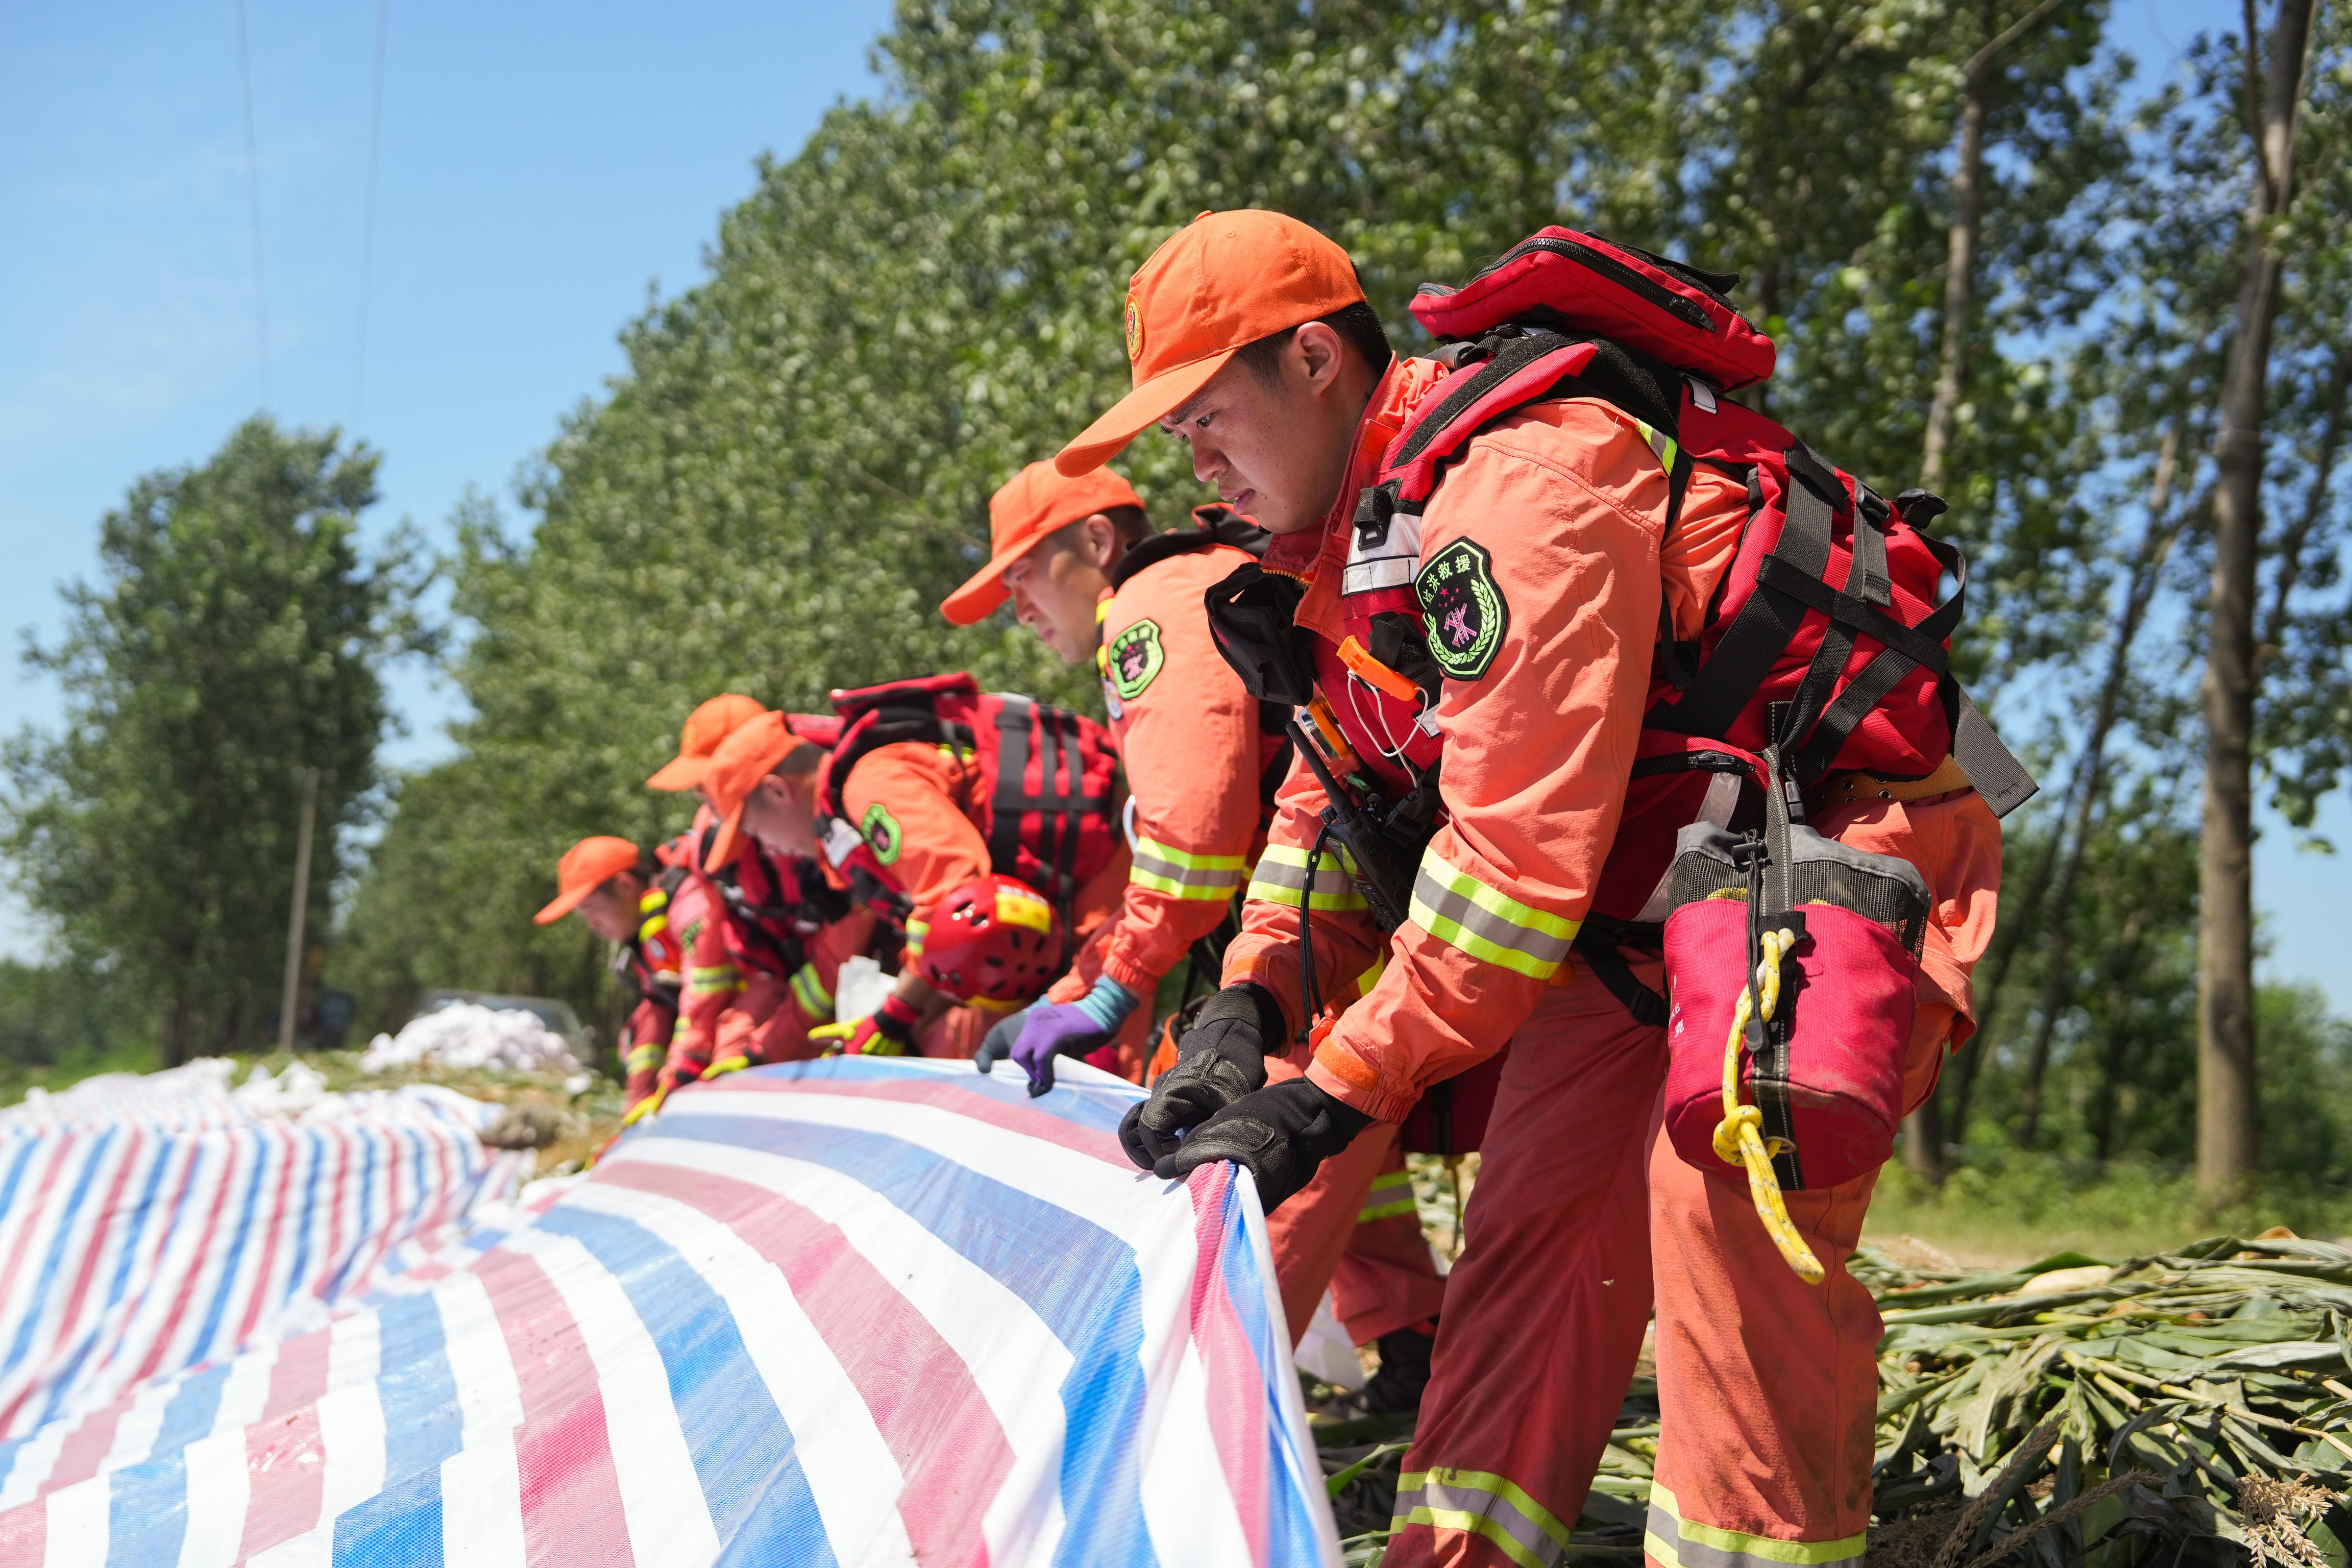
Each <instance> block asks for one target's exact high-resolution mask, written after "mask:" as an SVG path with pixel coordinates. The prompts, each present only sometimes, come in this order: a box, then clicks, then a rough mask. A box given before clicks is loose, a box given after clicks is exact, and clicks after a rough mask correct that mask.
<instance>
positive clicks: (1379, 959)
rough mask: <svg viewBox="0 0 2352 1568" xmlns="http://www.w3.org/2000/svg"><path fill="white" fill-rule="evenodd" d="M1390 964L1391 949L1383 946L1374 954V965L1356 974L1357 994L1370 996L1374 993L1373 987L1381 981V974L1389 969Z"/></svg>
mask: <svg viewBox="0 0 2352 1568" xmlns="http://www.w3.org/2000/svg"><path fill="white" fill-rule="evenodd" d="M1388 966H1389V950H1388V949H1387V948H1386V947H1381V948H1380V949H1378V950H1377V951H1375V952H1373V954H1372V966H1371V967H1370V969H1367V970H1365V971H1364V972H1363V973H1361V974H1359V975H1357V976H1356V994H1357V995H1359V996H1370V994H1372V987H1373V986H1375V985H1378V984H1380V983H1381V974H1382V973H1385V972H1386V971H1387V969H1388Z"/></svg>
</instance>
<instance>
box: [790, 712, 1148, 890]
mask: <svg viewBox="0 0 2352 1568" xmlns="http://www.w3.org/2000/svg"><path fill="white" fill-rule="evenodd" d="M833 706H834V711H835V713H836V714H837V715H839V717H840V720H841V735H840V738H839V740H838V741H836V742H835V744H834V747H833V754H832V756H831V757H830V758H828V759H827V760H826V762H825V765H824V773H823V774H822V775H821V776H820V779H819V783H818V791H817V813H818V816H819V817H820V818H822V819H825V820H824V827H823V832H824V846H825V854H826V858H828V859H830V860H831V861H832V862H833V865H834V867H835V869H836V870H841V871H843V872H844V873H845V875H847V876H848V877H849V878H850V880H851V887H852V892H853V894H854V896H856V897H858V898H859V899H861V900H863V901H866V902H869V903H872V904H874V905H875V906H876V907H877V910H880V911H881V912H883V913H885V914H887V915H888V916H889V917H890V918H891V919H893V920H901V921H902V920H903V919H904V918H905V915H906V911H907V908H908V902H907V899H906V895H905V893H904V892H903V891H902V890H901V889H899V888H898V882H897V879H895V878H894V877H893V876H892V875H891V874H890V872H889V870H888V868H887V867H885V866H884V865H883V863H882V860H881V858H880V857H878V856H877V854H876V853H875V848H874V846H873V845H872V844H870V843H868V842H867V841H866V836H865V834H864V833H863V832H862V831H861V830H860V829H859V827H858V826H857V825H856V824H855V823H852V822H850V821H849V820H848V819H847V814H846V811H845V807H844V805H843V804H842V803H843V797H844V792H845V789H846V787H847V785H848V783H849V774H850V771H851V770H852V769H854V768H856V766H857V764H858V762H859V761H860V760H861V759H862V758H864V757H865V755H866V753H867V752H871V751H873V750H874V749H875V748H876V747H877V746H887V745H892V744H895V743H897V742H901V741H916V742H922V743H924V744H927V745H941V746H953V747H955V748H957V749H959V750H966V749H968V750H970V751H971V752H972V753H973V759H974V761H975V762H976V763H978V765H979V768H980V782H981V790H980V793H981V797H982V802H983V805H982V813H983V816H982V821H981V822H980V823H979V825H978V826H979V827H980V831H981V835H982V837H984V838H986V839H987V840H988V858H989V866H990V869H992V870H993V871H996V872H998V873H999V874H1001V875H1003V876H1007V877H1016V878H1018V879H1021V880H1022V881H1024V882H1025V883H1027V884H1028V885H1029V886H1030V887H1033V888H1034V889H1037V890H1038V891H1039V892H1041V893H1043V894H1045V897H1047V898H1048V899H1051V900H1054V901H1055V903H1056V904H1059V905H1061V906H1063V907H1064V908H1065V909H1066V908H1067V906H1068V905H1069V903H1070V900H1072V899H1073V898H1074V897H1075V896H1076V893H1077V890H1078V889H1079V888H1080V887H1082V886H1083V885H1084V884H1085V883H1086V881H1087V879H1088V878H1090V877H1092V876H1093V875H1094V874H1095V873H1096V872H1097V871H1099V870H1101V869H1102V868H1103V867H1104V866H1105V865H1107V864H1108V862H1109V860H1110V858H1111V856H1112V855H1113V854H1115V853H1117V851H1118V845H1119V838H1120V834H1119V825H1118V758H1117V754H1116V753H1115V752H1113V751H1112V749H1111V743H1110V731H1108V730H1107V729H1105V728H1104V727H1103V726H1102V725H1100V724H1097V723H1096V722H1095V721H1093V720H1091V719H1088V718H1086V717H1085V716H1083V715H1081V714H1077V713H1073V712H1071V711H1070V710H1068V709H1066V708H1055V707H1053V706H1052V705H1050V704H1048V703H1044V702H1040V701H1038V700H1035V699H1034V698H1030V697H1018V696H1013V695H1012V694H1010V693H1000V692H983V691H982V690H981V689H980V687H979V684H978V683H977V682H976V681H974V680H973V679H972V678H971V676H969V675H961V674H958V675H929V676H924V677H921V678H920V679H914V680H898V681H891V682H889V683H887V684H886V685H882V686H866V687H861V688H859V689H856V690H855V691H836V692H835V693H834V694H833ZM893 858H895V857H893Z"/></svg>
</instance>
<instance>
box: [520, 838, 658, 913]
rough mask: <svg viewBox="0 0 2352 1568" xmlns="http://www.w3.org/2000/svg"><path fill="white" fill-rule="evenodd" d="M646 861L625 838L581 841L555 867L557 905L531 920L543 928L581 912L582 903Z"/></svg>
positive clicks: (584, 839) (554, 902)
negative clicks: (577, 911)
mask: <svg viewBox="0 0 2352 1568" xmlns="http://www.w3.org/2000/svg"><path fill="white" fill-rule="evenodd" d="M643 858H644V857H643V856H641V855H640V854H639V853H638V852H637V847H636V846H635V845H634V844H632V843H630V842H629V841H628V840H627V839H625V838H612V837H604V836H603V835H599V836H598V837H594V838H583V839H582V840H581V841H580V842H579V843H577V844H574V845H573V846H572V847H571V848H569V849H566V850H565V851H564V852H563V858H562V859H561V860H558V861H557V862H556V863H555V900H554V901H553V902H552V903H551V904H549V905H548V906H547V908H545V909H543V910H540V911H539V913H537V914H535V915H533V916H531V917H530V918H531V919H532V920H534V921H538V922H539V923H540V924H541V925H543V926H544V925H553V924H554V923H555V922H556V921H560V920H562V918H563V917H564V916H566V915H568V914H570V913H571V912H572V910H576V909H578V908H579V907H580V900H583V899H584V898H586V897H587V896H588V895H589V894H591V893H593V892H594V891H595V890H596V889H599V888H601V887H603V886H604V884H605V883H607V882H609V881H611V880H612V879H614V878H615V877H617V876H619V875H620V874H621V873H622V872H624V871H634V870H635V869H636V868H637V863H638V861H640V860H641V859H643Z"/></svg>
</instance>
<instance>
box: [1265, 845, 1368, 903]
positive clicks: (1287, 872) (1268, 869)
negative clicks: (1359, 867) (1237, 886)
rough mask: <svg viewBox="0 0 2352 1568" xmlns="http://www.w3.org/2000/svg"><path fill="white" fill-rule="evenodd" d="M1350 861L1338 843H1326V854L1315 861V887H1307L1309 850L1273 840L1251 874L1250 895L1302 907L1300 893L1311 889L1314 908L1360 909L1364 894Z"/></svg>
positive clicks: (1270, 901)
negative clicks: (1299, 899)
mask: <svg viewBox="0 0 2352 1568" xmlns="http://www.w3.org/2000/svg"><path fill="white" fill-rule="evenodd" d="M1348 867H1349V861H1348V860H1346V859H1345V858H1343V851H1341V850H1340V849H1339V848H1338V847H1336V846H1332V845H1326V846H1325V847H1324V849H1323V856H1322V858H1321V859H1319V860H1318V861H1317V862H1316V865H1315V888H1314V890H1313V891H1312V892H1311V893H1308V892H1307V851H1306V850H1304V849H1295V848H1293V847H1290V846H1289V845H1286V844H1269V845H1267V846H1266V847H1265V856H1264V857H1263V858H1260V859H1259V861H1258V863H1257V870H1256V872H1255V874H1254V875H1253V876H1252V877H1251V878H1250V885H1249V896H1250V897H1251V898H1252V899H1254V900H1256V901H1258V902H1259V903H1264V904H1279V905H1281V906H1282V907H1283V908H1285V909H1289V910H1295V909H1297V907H1298V897H1299V895H1300V894H1301V893H1307V908H1308V909H1310V910H1360V909H1362V908H1363V907H1364V895H1363V894H1361V893H1360V892H1358V891H1356V884H1355V882H1354V881H1353V879H1350V878H1349V875H1348Z"/></svg>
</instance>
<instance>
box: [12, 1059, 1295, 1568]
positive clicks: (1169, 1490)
mask: <svg viewBox="0 0 2352 1568" xmlns="http://www.w3.org/2000/svg"><path fill="white" fill-rule="evenodd" d="M1021 1083H1022V1080H1020V1079H1018V1077H1017V1075H1016V1077H1015V1078H1014V1079H1013V1081H1011V1082H1003V1081H997V1080H995V1079H988V1078H983V1077H981V1076H980V1075H978V1074H976V1073H974V1072H973V1071H972V1070H971V1066H970V1065H969V1064H968V1063H963V1062H926V1061H921V1060H912V1061H908V1060H878V1059H868V1058H838V1059H835V1060H830V1061H824V1062H813V1063H802V1064H796V1065H794V1066H791V1067H783V1068H759V1069H754V1070H752V1071H750V1072H744V1073H738V1074H732V1075H730V1076H728V1077H726V1078H723V1079H719V1080H717V1081H716V1082H713V1083H710V1084H705V1085H701V1086H698V1087H695V1088H693V1089H687V1090H684V1091H682V1092H680V1093H679V1094H677V1095H676V1096H674V1097H673V1098H672V1100H670V1102H669V1104H668V1106H667V1108H666V1109H665V1110H663V1112H662V1113H661V1115H660V1116H658V1117H657V1118H656V1119H654V1120H653V1121H648V1122H646V1123H643V1124H641V1125H640V1126H639V1127H638V1128H637V1129H636V1130H635V1131H633V1132H632V1133H631V1134H630V1135H629V1136H628V1137H627V1138H626V1139H625V1141H624V1142H622V1143H621V1144H620V1145H619V1146H618V1147H616V1148H615V1149H614V1151H613V1152H610V1153H609V1154H607V1155H606V1157H605V1158H604V1161H603V1163H601V1164H600V1165H599V1166H598V1167H597V1169H596V1170H595V1172H594V1173H593V1174H592V1175H591V1176H590V1177H589V1178H588V1179H586V1180H584V1181H583V1182H581V1183H579V1184H576V1185H574V1186H572V1188H570V1189H569V1190H568V1191H567V1192H565V1193H564V1194H563V1195H562V1197H561V1198H560V1199H559V1200H557V1201H556V1202H555V1203H554V1204H553V1205H552V1206H551V1207H550V1208H548V1209H547V1210H546V1211H545V1212H544V1213H542V1214H541V1215H540V1216H539V1217H538V1218H537V1220H536V1221H535V1222H534V1223H531V1224H529V1225H527V1226H522V1227H520V1228H518V1229H516V1230H513V1231H511V1232H509V1234H507V1235H506V1236H505V1237H503V1239H501V1240H500V1241H499V1242H498V1244H497V1245H496V1246H494V1247H491V1248H490V1249H489V1250H488V1251H487V1252H485V1253H483V1254H482V1255H480V1256H479V1257H478V1258H477V1259H475V1260H473V1261H471V1262H470V1263H468V1264H467V1265H465V1266H463V1267H458V1268H451V1269H448V1270H447V1271H446V1272H441V1273H439V1274H438V1275H437V1276H436V1277H434V1278H431V1279H415V1278H414V1277H412V1279H411V1280H410V1281H409V1283H410V1284H411V1285H412V1286H413V1287H414V1288H411V1289H404V1290H403V1291H401V1292H398V1293H394V1292H390V1291H386V1292H380V1293H378V1294H376V1295H375V1296H373V1298H371V1300H369V1301H368V1302H366V1303H364V1304H363V1305H362V1306H361V1307H359V1308H357V1309H356V1310H347V1311H345V1312H342V1313H341V1314H338V1315H337V1317H336V1318H335V1319H334V1321H332V1322H331V1324H330V1325H328V1326H327V1327H324V1328H321V1329H319V1330H316V1331H311V1332H309V1333H305V1334H302V1335H299V1336H298V1337H295V1338H292V1339H289V1340H287V1341H284V1342H280V1343H277V1344H274V1345H263V1346H260V1347H258V1348H256V1349H253V1350H250V1351H248V1352H246V1353H244V1354H241V1355H238V1356H236V1357H234V1358H232V1359H229V1360H226V1361H224V1362H221V1363H216V1364H214V1365H211V1366H207V1367H202V1368H198V1369H194V1370H193V1371H190V1372H187V1373H181V1374H178V1375H175V1376H172V1377H166V1378H161V1379H157V1380H152V1381H151V1382H149V1383H147V1384H142V1385H141V1386H139V1387H138V1388H136V1389H134V1390H131V1391H130V1392H129V1393H128V1394H126V1395H125V1396H124V1398H123V1399H122V1401H121V1404H120V1408H119V1409H117V1410H115V1411H113V1412H112V1413H111V1414H109V1413H106V1412H95V1413H91V1414H89V1415H83V1416H80V1417H79V1418H68V1419H66V1420H63V1421H60V1422H58V1423H56V1424H55V1425H56V1426H61V1427H64V1428H66V1430H64V1431H63V1432H61V1433H59V1434H58V1436H55V1437H50V1436H48V1433H47V1431H46V1430H45V1431H44V1433H43V1434H42V1435H41V1440H42V1441H44V1442H47V1443H48V1444H49V1445H50V1446H51V1447H53V1448H55V1449H56V1450H57V1451H58V1452H59V1453H64V1452H67V1451H72V1452H74V1453H77V1454H84V1455H89V1456H91V1457H90V1458H85V1459H83V1460H81V1461H80V1462H79V1463H77V1464H76V1465H75V1466H72V1467H59V1466H57V1465H54V1464H53V1465H52V1466H50V1475H49V1477H48V1479H43V1480H41V1481H39V1482H37V1483H33V1482H20V1481H19V1479H16V1478H15V1477H10V1478H8V1479H6V1480H5V1482H0V1510H5V1511H0V1562H6V1563H16V1562H20V1561H21V1562H26V1563H36V1562H39V1563H55V1564H68V1563H71V1564H83V1563H86V1564H91V1565H93V1568H94V1565H96V1564H100V1563H106V1564H122V1565H132V1564H166V1563H174V1564H196V1563H204V1564H227V1563H240V1562H245V1561H248V1560H250V1561H255V1562H262V1563H288V1564H290V1563H401V1564H408V1563H443V1562H452V1563H454V1562H465V1563H500V1564H503V1563H516V1564H520V1563H548V1564H558V1563H561V1564H572V1563H580V1564H593V1563H614V1564H619V1563H632V1564H642V1565H652V1564H673V1563H674V1564H688V1563H691V1564H702V1563H809V1564H834V1563H841V1564H851V1563H923V1564H926V1565H941V1568H944V1565H948V1564H981V1563H1036V1564H1047V1563H1056V1564H1063V1563H1066V1564H1087V1565H1093V1564H1148V1563H1164V1564H1171V1565H1172V1564H1186V1565H1191V1564H1224V1563H1235V1564H1240V1563H1267V1564H1275V1563H1279V1564H1293V1563H1296V1564H1307V1563H1330V1562H1332V1561H1334V1560H1336V1557H1337V1550H1338V1549H1337V1542H1336V1540H1335V1539H1334V1536H1333V1532H1332V1527H1331V1521H1330V1515H1329V1511H1328V1507H1327V1506H1326V1504H1325V1502H1324V1500H1323V1486H1322V1479H1321V1471H1320V1468H1319V1467H1318V1464H1317V1463H1316V1460H1315V1456H1314V1449H1313V1447H1312V1446H1311V1444H1310V1443H1309V1441H1308V1439H1307V1431H1306V1423H1305V1417H1304V1413H1303V1412H1302V1410H1301V1409H1300V1406H1299V1396H1298V1385H1297V1378H1296V1375H1295V1373H1293V1371H1292V1370H1291V1366H1290V1358H1289V1353H1288V1352H1289V1347H1288V1344H1287V1341H1286V1335H1285V1334H1284V1332H1283V1331H1282V1314H1281V1311H1280V1309H1279V1305H1278V1301H1277V1299H1276V1294H1275V1289H1274V1282H1273V1273H1272V1268H1271V1265H1270V1263H1269V1260H1268V1255H1267V1251H1266V1242H1265V1224H1264V1221H1263V1219H1262V1218H1261V1217H1260V1215H1259V1213H1258V1207H1257V1203H1256V1200H1255V1196H1254V1194H1251V1192H1250V1191H1249V1188H1248V1178H1247V1176H1246V1175H1245V1174H1237V1173H1235V1172H1234V1168H1233V1167H1231V1166H1225V1165H1217V1166H1212V1167H1208V1168H1206V1169H1204V1170H1202V1171H1201V1172H1199V1173H1196V1174H1195V1175H1194V1177H1193V1178H1192V1181H1191V1182H1190V1183H1189V1184H1170V1183H1164V1182H1160V1181H1157V1180H1154V1179H1151V1178H1150V1177H1147V1176H1143V1175H1141V1174H1140V1173H1138V1172H1137V1171H1135V1170H1134V1168H1133V1167H1132V1166H1130V1165H1129V1163H1127V1161H1126V1159H1125V1157H1124V1156H1123V1155H1122V1154H1121V1153H1120V1152H1119V1149H1118V1141H1117V1138H1116V1135H1115V1129H1116V1127H1117V1124H1118V1117H1119V1115H1120V1114H1121V1112H1122V1111H1123V1110H1125V1109H1126V1107H1127V1106H1128V1105H1129V1103H1131V1102H1132V1100H1133V1098H1134V1095H1135V1092H1136V1091H1134V1090H1132V1089H1128V1088H1127V1087H1126V1086H1124V1085H1119V1084H1116V1083H1115V1082H1113V1081H1111V1080H1109V1079H1107V1078H1106V1077H1105V1076H1104V1075H1099V1074H1090V1073H1088V1072H1087V1069H1084V1068H1080V1069H1078V1071H1077V1072H1076V1073H1072V1074H1066V1076H1065V1079H1064V1082H1063V1086H1062V1087H1060V1088H1058V1089H1055V1091H1054V1092H1053V1093H1052V1094H1049V1095H1047V1096H1045V1098H1043V1099H1040V1100H1030V1099H1029V1098H1028V1097H1027V1095H1026V1094H1025V1093H1024V1092H1023V1089H1022V1087H1021ZM420 1272H422V1271H420ZM101 1425H103V1426H105V1431H104V1432H103V1434H102V1435H101V1434H99V1433H97V1432H96V1431H95V1428H96V1427H98V1426H101Z"/></svg>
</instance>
